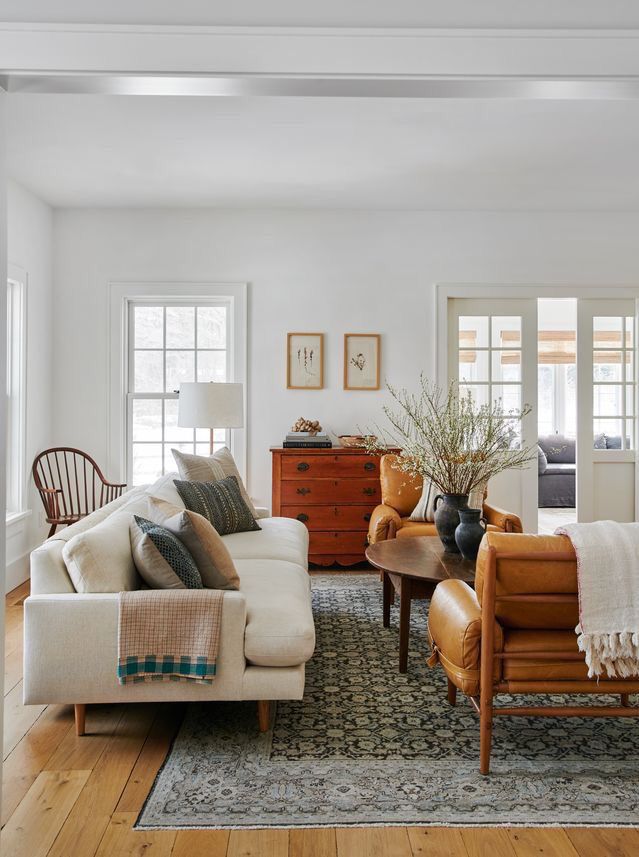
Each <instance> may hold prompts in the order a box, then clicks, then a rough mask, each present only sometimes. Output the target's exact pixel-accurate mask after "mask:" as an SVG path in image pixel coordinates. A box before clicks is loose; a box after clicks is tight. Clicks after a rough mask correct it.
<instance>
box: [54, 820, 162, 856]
mask: <svg viewBox="0 0 639 857" xmlns="http://www.w3.org/2000/svg"><path fill="white" fill-rule="evenodd" d="M136 818H137V812H116V813H114V815H113V816H112V818H111V819H110V821H109V825H108V827H107V829H106V831H105V833H104V836H103V837H102V841H101V842H100V847H99V848H98V850H97V852H96V857H134V855H135V857H142V855H144V857H171V851H172V849H173V843H174V842H175V831H173V830H133V825H134V824H135V820H136ZM68 853H69V854H73V857H75V854H76V852H75V851H70V852H68Z"/></svg>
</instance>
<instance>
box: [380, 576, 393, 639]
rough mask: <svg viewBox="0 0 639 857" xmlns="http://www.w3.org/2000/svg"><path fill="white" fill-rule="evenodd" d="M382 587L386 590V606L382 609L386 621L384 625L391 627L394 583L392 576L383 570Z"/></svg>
mask: <svg viewBox="0 0 639 857" xmlns="http://www.w3.org/2000/svg"><path fill="white" fill-rule="evenodd" d="M382 588H383V592H384V607H383V611H382V618H383V622H384V627H385V628H390V608H391V594H392V589H393V584H392V583H391V580H390V577H389V576H388V574H387V573H386V572H385V571H383V572H382Z"/></svg>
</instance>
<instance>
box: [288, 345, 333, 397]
mask: <svg viewBox="0 0 639 857" xmlns="http://www.w3.org/2000/svg"><path fill="white" fill-rule="evenodd" d="M323 388H324V334H323V333H289V334H287V337H286V389H287V390H322V389H323Z"/></svg>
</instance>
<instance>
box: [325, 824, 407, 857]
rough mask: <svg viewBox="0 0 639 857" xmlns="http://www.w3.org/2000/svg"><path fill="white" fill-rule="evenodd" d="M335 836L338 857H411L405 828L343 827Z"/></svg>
mask: <svg viewBox="0 0 639 857" xmlns="http://www.w3.org/2000/svg"><path fill="white" fill-rule="evenodd" d="M336 834H337V854H338V857H412V849H411V847H410V841H409V839H408V833H407V831H406V828H405V827H363V828H362V827H360V828H356V827H344V828H339V829H338V830H337V831H336Z"/></svg>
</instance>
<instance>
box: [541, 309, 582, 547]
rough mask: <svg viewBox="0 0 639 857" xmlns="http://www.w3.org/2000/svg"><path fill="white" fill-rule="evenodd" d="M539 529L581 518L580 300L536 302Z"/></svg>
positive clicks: (543, 530)
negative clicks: (578, 361) (578, 385)
mask: <svg viewBox="0 0 639 857" xmlns="http://www.w3.org/2000/svg"><path fill="white" fill-rule="evenodd" d="M537 437H538V449H537V453H538V471H539V474H538V531H539V532H540V533H547V534H550V533H554V531H555V530H556V529H557V527H559V526H561V525H563V524H568V523H572V522H574V521H576V520H577V300H576V299H575V298H556V299H555V298H540V299H539V300H538V301H537Z"/></svg>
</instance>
